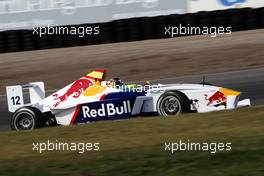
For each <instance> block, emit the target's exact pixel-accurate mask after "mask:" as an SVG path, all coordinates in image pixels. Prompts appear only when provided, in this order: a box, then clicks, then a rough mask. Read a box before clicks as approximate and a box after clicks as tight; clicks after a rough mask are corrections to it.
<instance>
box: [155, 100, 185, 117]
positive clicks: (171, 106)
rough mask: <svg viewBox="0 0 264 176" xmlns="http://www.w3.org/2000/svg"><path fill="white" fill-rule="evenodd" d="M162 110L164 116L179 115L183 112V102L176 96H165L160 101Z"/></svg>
mask: <svg viewBox="0 0 264 176" xmlns="http://www.w3.org/2000/svg"><path fill="white" fill-rule="evenodd" d="M160 105H161V106H160V111H161V114H162V115H164V116H169V115H178V114H179V113H180V112H181V108H182V107H181V103H180V101H179V99H178V98H177V97H175V96H167V97H164V98H163V99H162V101H161V103H160Z"/></svg>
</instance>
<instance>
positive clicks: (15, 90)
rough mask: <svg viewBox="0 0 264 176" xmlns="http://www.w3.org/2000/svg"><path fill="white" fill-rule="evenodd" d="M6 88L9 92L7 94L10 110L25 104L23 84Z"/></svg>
mask: <svg viewBox="0 0 264 176" xmlns="http://www.w3.org/2000/svg"><path fill="white" fill-rule="evenodd" d="M6 90H7V92H9V94H7V95H8V96H7V103H8V105H10V106H9V110H10V112H12V111H13V110H15V109H17V108H20V107H22V106H23V105H24V99H23V88H22V87H21V86H19V85H18V86H12V87H7V88H6Z"/></svg>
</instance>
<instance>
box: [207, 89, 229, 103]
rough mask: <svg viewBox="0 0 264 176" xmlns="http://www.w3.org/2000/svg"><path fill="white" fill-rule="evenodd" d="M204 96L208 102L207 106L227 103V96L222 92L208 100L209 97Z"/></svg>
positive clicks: (216, 93)
mask: <svg viewBox="0 0 264 176" xmlns="http://www.w3.org/2000/svg"><path fill="white" fill-rule="evenodd" d="M204 96H205V100H207V101H208V103H207V106H209V105H211V104H213V103H214V102H216V103H223V102H225V101H226V96H225V95H224V94H223V93H222V92H220V91H217V92H215V93H214V94H213V95H212V96H210V97H209V98H208V95H207V94H205V95H204Z"/></svg>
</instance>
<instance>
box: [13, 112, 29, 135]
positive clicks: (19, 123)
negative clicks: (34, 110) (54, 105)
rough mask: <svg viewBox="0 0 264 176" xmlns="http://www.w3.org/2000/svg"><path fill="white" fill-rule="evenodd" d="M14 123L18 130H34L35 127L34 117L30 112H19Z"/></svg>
mask: <svg viewBox="0 0 264 176" xmlns="http://www.w3.org/2000/svg"><path fill="white" fill-rule="evenodd" d="M14 123H15V128H16V130H17V131H20V130H32V129H33V128H34V118H33V116H32V114H30V113H28V112H23V113H21V114H18V115H17V116H16V117H15V120H14Z"/></svg>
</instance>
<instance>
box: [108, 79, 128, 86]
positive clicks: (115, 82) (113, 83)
mask: <svg viewBox="0 0 264 176" xmlns="http://www.w3.org/2000/svg"><path fill="white" fill-rule="evenodd" d="M106 85H107V86H108V87H112V88H121V87H122V86H123V85H124V83H123V81H122V80H121V79H119V78H111V79H110V80H109V81H107V83H106Z"/></svg>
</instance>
